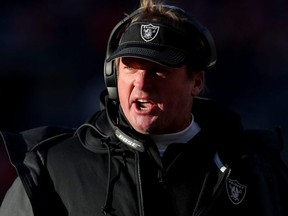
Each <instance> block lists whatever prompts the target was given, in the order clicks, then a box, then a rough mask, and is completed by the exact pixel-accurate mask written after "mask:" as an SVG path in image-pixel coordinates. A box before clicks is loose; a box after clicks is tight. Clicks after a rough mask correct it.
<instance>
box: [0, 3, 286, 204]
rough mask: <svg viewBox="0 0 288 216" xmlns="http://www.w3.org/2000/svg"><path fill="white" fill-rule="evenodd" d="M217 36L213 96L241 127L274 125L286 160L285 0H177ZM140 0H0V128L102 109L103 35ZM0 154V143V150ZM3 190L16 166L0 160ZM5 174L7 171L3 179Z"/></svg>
mask: <svg viewBox="0 0 288 216" xmlns="http://www.w3.org/2000/svg"><path fill="white" fill-rule="evenodd" d="M170 2H172V3H173V4H176V5H178V6H180V7H183V8H185V9H186V11H189V12H191V13H192V14H193V15H194V16H195V17H196V18H197V19H198V20H200V21H201V23H202V24H203V25H205V26H206V27H207V28H208V29H209V30H210V32H211V33H212V35H213V36H214V39H215V42H216V47H217V52H218V63H217V65H216V67H215V68H213V69H212V70H211V71H209V72H207V86H208V94H209V96H210V97H212V98H214V99H216V100H218V101H220V102H222V103H224V104H226V105H227V106H228V107H231V108H232V109H234V110H235V111H236V112H237V113H239V114H240V115H241V117H242V120H243V124H244V126H245V128H247V129H248V128H260V129H272V130H273V129H274V128H276V127H281V128H282V131H283V136H284V142H285V149H284V152H283V159H284V161H285V162H287V164H288V153H287V152H288V150H287V148H288V112H287V110H288V101H287V99H288V88H287V84H288V67H287V65H286V62H287V61H288V59H287V53H288V40H287V38H288V28H287V26H288V14H287V8H288V1H286V0H274V1H267V0H261V1H260V0H253V1H251V0H238V1H229V0H194V1H193V0H177V1H175V0H174V1H170ZM138 5H139V2H138V1H137V0H121V1H119V0H105V1H99V0H81V1H80V0H69V1H68V0H57V1H56V0H49V1H48V0H37V1H36V0H9V1H8V0H2V1H1V2H0V130H8V131H15V132H16V131H21V130H26V129H29V128H32V127H38V126H43V125H59V126H69V127H77V126H78V125H79V124H81V123H82V122H84V121H86V120H87V119H88V118H89V117H90V116H91V115H92V114H93V113H94V112H96V111H97V110H98V108H99V101H98V95H99V93H100V92H101V90H103V89H104V80H103V61H104V58H105V51H106V44H107V40H108V36H109V34H110V31H111V30H112V28H113V26H114V25H115V24H116V23H117V22H118V21H119V20H120V19H122V18H124V16H125V15H124V14H125V13H130V12H132V11H133V10H134V9H136V8H137V7H138ZM1 156H2V158H3V157H5V155H4V148H0V157H1ZM0 174H1V177H0V201H1V198H2V197H1V196H2V194H3V193H4V191H5V190H6V188H7V186H8V185H9V184H10V183H11V180H10V179H11V178H13V177H14V175H15V173H14V170H13V168H11V167H7V166H6V165H5V164H2V165H0ZM3 176H4V177H3Z"/></svg>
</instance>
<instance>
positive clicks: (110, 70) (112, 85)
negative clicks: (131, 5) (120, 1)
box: [104, 9, 141, 100]
mask: <svg viewBox="0 0 288 216" xmlns="http://www.w3.org/2000/svg"><path fill="white" fill-rule="evenodd" d="M140 12H141V9H137V10H135V11H134V12H133V13H131V14H130V15H129V16H127V17H125V18H124V19H123V20H121V21H120V22H118V23H117V25H116V26H115V27H114V28H113V30H112V32H111V34H110V36H109V39H108V44H107V50H106V58H105V61H104V81H105V85H106V88H107V91H108V95H109V99H111V100H117V99H118V92H117V71H116V68H115V64H114V61H110V62H107V61H106V60H107V59H108V58H109V57H110V55H111V54H112V53H113V52H114V51H115V50H116V49H117V47H118V45H119V41H120V39H121V34H122V33H123V31H124V30H125V28H126V26H127V25H128V24H129V23H130V22H131V21H132V19H133V18H134V17H135V16H136V15H137V14H139V13H140Z"/></svg>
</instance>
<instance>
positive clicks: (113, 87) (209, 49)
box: [104, 5, 217, 100]
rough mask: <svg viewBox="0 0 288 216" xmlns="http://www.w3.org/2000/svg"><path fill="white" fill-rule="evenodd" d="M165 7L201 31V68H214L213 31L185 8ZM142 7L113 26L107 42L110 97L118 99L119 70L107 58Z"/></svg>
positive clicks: (106, 71) (106, 67) (106, 70)
mask: <svg viewBox="0 0 288 216" xmlns="http://www.w3.org/2000/svg"><path fill="white" fill-rule="evenodd" d="M163 7H164V8H165V9H167V10H169V9H172V10H174V11H176V13H178V14H181V15H182V16H184V17H186V18H187V19H188V20H187V21H188V23H189V24H191V26H193V27H194V28H195V29H196V30H197V31H198V33H199V35H200V37H201V41H202V43H203V44H202V47H203V51H204V54H203V59H201V63H200V64H201V65H200V69H201V70H208V69H210V68H212V67H213V66H214V65H215V64H216V61H217V53H216V48H215V43H214V39H213V37H212V35H211V33H210V32H209V31H208V29H207V28H206V27H204V26H203V25H202V24H200V22H199V21H198V20H196V19H195V18H194V17H192V16H191V15H190V14H188V13H187V12H185V11H184V10H183V9H181V8H179V7H176V6H172V5H163ZM142 12H143V10H142V8H138V9H137V10H135V11H134V12H132V13H131V14H130V15H128V16H127V17H125V18H124V19H122V20H121V21H120V22H118V23H117V24H116V26H115V27H114V28H113V30H112V32H111V34H110V36H109V39H108V43H107V49H106V58H105V61H104V81H105V85H106V88H107V91H108V95H109V99H111V100H118V91H117V71H116V68H115V64H114V61H113V60H112V61H109V62H107V59H108V58H109V57H110V56H111V54H112V53H113V52H114V51H115V50H116V49H117V48H118V45H119V42H120V39H121V35H122V33H123V32H124V31H125V29H126V28H127V27H128V26H129V24H130V23H131V21H132V20H133V18H134V17H136V16H137V15H139V14H140V13H142Z"/></svg>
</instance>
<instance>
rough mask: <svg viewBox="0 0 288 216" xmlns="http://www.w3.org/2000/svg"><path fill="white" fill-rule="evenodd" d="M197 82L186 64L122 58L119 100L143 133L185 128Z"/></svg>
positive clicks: (127, 114) (126, 114)
mask: <svg viewBox="0 0 288 216" xmlns="http://www.w3.org/2000/svg"><path fill="white" fill-rule="evenodd" d="M201 77H202V78H203V76H201ZM202 81H203V80H202ZM195 83H196V82H195V78H191V77H189V76H188V73H187V67H186V66H182V67H180V68H169V67H165V66H162V65H159V64H157V63H154V62H151V61H147V60H143V59H139V58H131V57H124V58H121V59H120V62H119V71H118V94H119V100H120V104H121V107H122V110H123V112H124V114H125V116H126V118H127V120H128V121H129V122H130V124H131V125H132V127H133V128H134V129H135V130H136V131H138V132H140V133H143V134H147V133H151V134H163V133H174V132H178V131H181V130H183V129H185V128H186V127H187V126H188V125H189V123H190V121H191V108H192V107H191V106H192V100H193V96H196V94H198V93H199V92H200V91H198V89H197V90H196V91H195Z"/></svg>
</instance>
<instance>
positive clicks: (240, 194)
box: [226, 179, 247, 205]
mask: <svg viewBox="0 0 288 216" xmlns="http://www.w3.org/2000/svg"><path fill="white" fill-rule="evenodd" d="M246 189H247V186H245V185H242V184H240V183H239V182H238V181H237V180H232V179H228V180H227V182H226V191H227V194H228V197H229V199H230V200H231V202H232V203H233V204H234V205H238V204H240V203H241V202H242V201H243V200H244V198H245V195H246Z"/></svg>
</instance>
